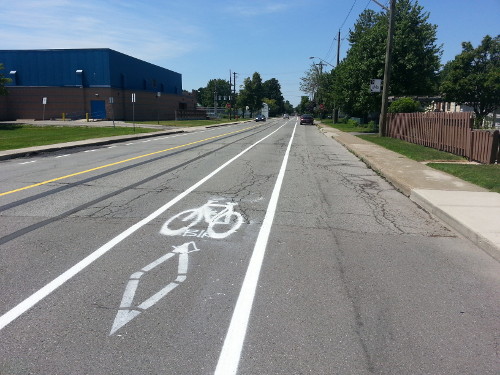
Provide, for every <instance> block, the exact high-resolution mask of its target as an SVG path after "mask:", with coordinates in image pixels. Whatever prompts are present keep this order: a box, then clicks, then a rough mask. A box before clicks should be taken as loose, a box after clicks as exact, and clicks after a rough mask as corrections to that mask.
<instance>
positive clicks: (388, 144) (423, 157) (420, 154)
mask: <svg viewBox="0 0 500 375" xmlns="http://www.w3.org/2000/svg"><path fill="white" fill-rule="evenodd" d="M358 137H359V138H362V139H364V140H366V141H370V142H373V143H376V144H378V145H379V146H382V147H385V148H387V149H389V150H392V151H394V152H397V153H399V154H402V155H404V156H406V157H407V158H410V159H413V160H416V161H429V160H439V161H454V160H456V161H466V160H467V159H465V158H463V157H461V156H457V155H454V154H450V153H448V152H443V151H439V150H436V149H434V148H430V147H425V146H421V145H416V144H414V143H409V142H405V141H402V140H400V139H395V138H390V137H380V136H379V135H378V134H366V135H358Z"/></svg>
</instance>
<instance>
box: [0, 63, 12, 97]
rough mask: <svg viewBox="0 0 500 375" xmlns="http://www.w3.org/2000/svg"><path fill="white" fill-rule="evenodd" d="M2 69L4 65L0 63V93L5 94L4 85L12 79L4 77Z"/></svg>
mask: <svg viewBox="0 0 500 375" xmlns="http://www.w3.org/2000/svg"><path fill="white" fill-rule="evenodd" d="M2 70H4V66H3V64H2V63H0V95H7V89H6V88H5V85H6V84H7V83H10V82H11V81H12V80H11V79H10V78H6V77H4V75H3V73H2Z"/></svg>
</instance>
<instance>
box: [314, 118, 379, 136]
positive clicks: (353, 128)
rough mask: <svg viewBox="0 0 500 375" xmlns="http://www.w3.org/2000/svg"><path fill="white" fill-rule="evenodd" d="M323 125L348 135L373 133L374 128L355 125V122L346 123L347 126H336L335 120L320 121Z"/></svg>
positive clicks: (339, 124) (337, 124) (340, 124)
mask: <svg viewBox="0 0 500 375" xmlns="http://www.w3.org/2000/svg"><path fill="white" fill-rule="evenodd" d="M320 121H321V123H323V124H325V125H328V126H331V127H332V128H335V129H338V130H341V131H343V132H346V133H373V131H374V130H373V128H371V127H369V126H367V125H366V126H362V125H357V124H356V125H355V124H354V123H353V122H349V123H345V124H342V123H336V124H334V123H333V120H331V119H323V120H320Z"/></svg>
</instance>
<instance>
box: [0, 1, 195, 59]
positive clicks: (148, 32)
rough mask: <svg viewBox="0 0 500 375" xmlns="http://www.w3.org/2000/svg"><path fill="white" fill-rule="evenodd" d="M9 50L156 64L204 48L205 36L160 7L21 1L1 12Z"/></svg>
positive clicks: (115, 2)
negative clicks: (90, 53)
mask: <svg viewBox="0 0 500 375" xmlns="http://www.w3.org/2000/svg"><path fill="white" fill-rule="evenodd" d="M0 23H1V24H2V25H3V27H2V29H3V30H2V32H3V35H2V48H3V49H49V48H50V49H52V48H111V49H114V50H117V51H120V52H123V53H126V54H128V55H131V56H134V57H137V58H140V59H144V60H147V61H150V62H153V63H156V64H159V63H160V62H161V61H162V60H165V59H170V58H174V57H179V56H182V55H185V54H187V53H189V52H190V51H193V50H197V49H199V48H201V46H202V44H203V41H204V33H203V32H202V30H200V29H199V28H198V27H197V26H195V25H194V24H193V23H190V22H189V21H187V20H185V19H183V15H179V14H174V13H173V12H172V11H170V10H169V11H168V12H166V11H164V7H161V6H155V5H154V3H147V4H146V5H143V4H141V3H139V2H133V1H127V2H118V1H106V2H102V1H86V2H77V1H69V0H49V1H43V2H40V1H28V0H18V1H16V2H12V4H11V5H9V7H4V8H3V10H2V12H1V13H0Z"/></svg>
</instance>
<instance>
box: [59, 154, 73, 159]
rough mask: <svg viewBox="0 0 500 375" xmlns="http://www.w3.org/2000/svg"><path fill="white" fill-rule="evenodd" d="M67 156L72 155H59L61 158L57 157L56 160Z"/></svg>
mask: <svg viewBox="0 0 500 375" xmlns="http://www.w3.org/2000/svg"><path fill="white" fill-rule="evenodd" d="M66 156H70V154H65V155H59V156H56V159H57V158H65V157H66Z"/></svg>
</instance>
